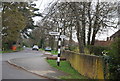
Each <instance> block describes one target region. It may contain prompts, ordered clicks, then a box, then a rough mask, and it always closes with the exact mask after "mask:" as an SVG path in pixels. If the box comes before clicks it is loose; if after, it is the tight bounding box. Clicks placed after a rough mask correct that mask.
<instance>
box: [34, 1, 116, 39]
mask: <svg viewBox="0 0 120 81" xmlns="http://www.w3.org/2000/svg"><path fill="white" fill-rule="evenodd" d="M54 1H56V0H37V1H34V3H36V8H39V9H40V10H39V12H40V13H42V12H43V11H44V9H45V8H46V7H47V6H48V4H49V3H51V2H54ZM40 19H41V17H35V18H34V21H35V22H36V21H38V20H40ZM116 31H118V29H113V28H108V29H107V31H106V32H105V33H98V34H97V36H96V39H99V40H106V38H107V37H110V36H111V35H112V34H114V33H115V32H116ZM73 39H74V40H75V41H77V38H76V35H75V34H74V38H73Z"/></svg>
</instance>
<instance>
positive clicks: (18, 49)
mask: <svg viewBox="0 0 120 81" xmlns="http://www.w3.org/2000/svg"><path fill="white" fill-rule="evenodd" d="M22 50H23V48H17V49H16V50H15V51H14V50H11V49H9V50H4V51H1V52H0V53H12V52H18V51H22Z"/></svg>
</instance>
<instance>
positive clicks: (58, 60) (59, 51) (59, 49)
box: [57, 28, 62, 66]
mask: <svg viewBox="0 0 120 81" xmlns="http://www.w3.org/2000/svg"><path fill="white" fill-rule="evenodd" d="M59 32H60V35H59V38H58V57H57V66H60V55H61V41H62V39H61V35H62V28H60V30H59Z"/></svg>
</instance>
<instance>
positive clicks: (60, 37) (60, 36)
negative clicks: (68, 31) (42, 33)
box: [49, 27, 66, 66]
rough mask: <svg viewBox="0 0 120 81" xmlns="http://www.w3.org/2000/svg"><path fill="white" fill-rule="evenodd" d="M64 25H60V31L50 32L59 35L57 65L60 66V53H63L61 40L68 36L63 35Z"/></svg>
mask: <svg viewBox="0 0 120 81" xmlns="http://www.w3.org/2000/svg"><path fill="white" fill-rule="evenodd" d="M61 33H62V27H60V30H59V32H49V34H50V35H55V36H58V37H57V38H58V40H57V41H58V57H57V66H60V55H61V41H62V40H63V39H64V38H66V36H65V35H61Z"/></svg>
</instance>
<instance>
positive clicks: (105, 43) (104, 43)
mask: <svg viewBox="0 0 120 81" xmlns="http://www.w3.org/2000/svg"><path fill="white" fill-rule="evenodd" d="M115 38H120V29H119V30H118V31H117V32H115V33H114V34H113V35H111V36H110V37H107V40H106V41H100V40H95V44H94V45H95V46H109V45H110V44H111V43H112V41H114V40H115Z"/></svg>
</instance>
